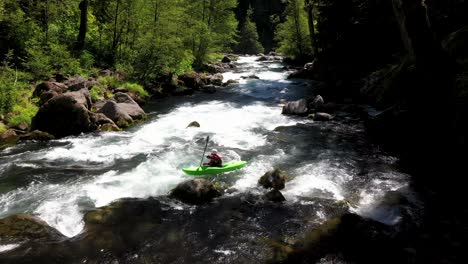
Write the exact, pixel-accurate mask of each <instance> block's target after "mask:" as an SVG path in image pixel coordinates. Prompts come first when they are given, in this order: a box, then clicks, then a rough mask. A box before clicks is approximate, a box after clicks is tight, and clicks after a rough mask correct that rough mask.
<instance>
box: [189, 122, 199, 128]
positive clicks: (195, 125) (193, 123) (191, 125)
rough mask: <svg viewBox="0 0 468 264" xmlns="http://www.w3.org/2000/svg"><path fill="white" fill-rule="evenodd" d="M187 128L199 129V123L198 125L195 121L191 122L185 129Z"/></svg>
mask: <svg viewBox="0 0 468 264" xmlns="http://www.w3.org/2000/svg"><path fill="white" fill-rule="evenodd" d="M189 127H200V123H198V122H197V121H193V122H192V123H190V124H189V125H188V126H187V128H189Z"/></svg>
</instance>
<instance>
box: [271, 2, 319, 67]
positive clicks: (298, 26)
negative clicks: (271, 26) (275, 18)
mask: <svg viewBox="0 0 468 264" xmlns="http://www.w3.org/2000/svg"><path fill="white" fill-rule="evenodd" d="M285 12H286V21H285V22H284V23H282V24H280V25H278V28H277V30H276V39H277V41H278V43H279V48H278V51H279V52H281V53H283V54H285V55H286V56H289V57H292V58H294V59H298V58H303V57H305V56H308V55H309V54H310V53H311V45H310V34H309V30H308V21H307V14H306V11H305V5H304V0H289V1H288V7H287V8H286V11H285Z"/></svg>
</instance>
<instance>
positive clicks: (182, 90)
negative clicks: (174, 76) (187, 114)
mask: <svg viewBox="0 0 468 264" xmlns="http://www.w3.org/2000/svg"><path fill="white" fill-rule="evenodd" d="M203 87H205V86H203ZM200 89H201V88H200ZM194 93H195V90H194V89H192V88H187V87H183V86H179V87H177V88H176V89H175V90H174V91H172V95H174V96H185V95H192V94H194Z"/></svg>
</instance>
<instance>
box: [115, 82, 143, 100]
mask: <svg viewBox="0 0 468 264" xmlns="http://www.w3.org/2000/svg"><path fill="white" fill-rule="evenodd" d="M122 87H123V88H125V89H127V90H128V91H129V92H134V93H136V94H138V95H139V96H142V97H148V96H149V93H148V92H147V91H146V90H145V89H144V88H143V86H141V85H139V84H136V83H124V84H123V85H122Z"/></svg>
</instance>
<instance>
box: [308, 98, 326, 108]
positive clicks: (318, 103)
mask: <svg viewBox="0 0 468 264" xmlns="http://www.w3.org/2000/svg"><path fill="white" fill-rule="evenodd" d="M324 105H325V100H323V97H322V96H320V95H317V96H315V98H314V99H313V100H312V101H311V102H310V103H309V109H310V110H311V111H320V110H322V109H323V107H324Z"/></svg>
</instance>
